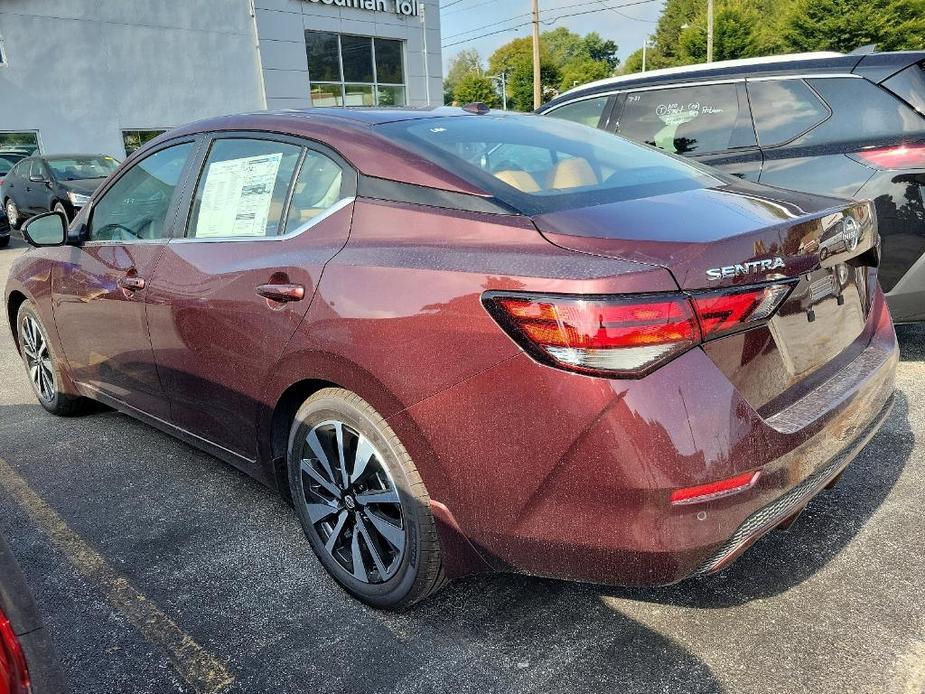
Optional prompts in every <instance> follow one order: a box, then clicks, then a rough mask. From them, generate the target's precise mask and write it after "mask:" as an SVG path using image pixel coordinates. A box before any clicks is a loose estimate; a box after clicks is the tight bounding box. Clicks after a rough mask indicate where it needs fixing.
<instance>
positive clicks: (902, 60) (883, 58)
mask: <svg viewBox="0 0 925 694" xmlns="http://www.w3.org/2000/svg"><path fill="white" fill-rule="evenodd" d="M922 59H925V52H922V51H893V52H888V53H861V52H856V53H836V52H834V51H817V52H813V53H791V54H788V55H774V56H763V57H760V58H745V59H742V60H721V61H717V62H713V63H699V64H696V65H682V66H678V67H670V68H663V69H659V70H650V71H648V72H637V73H633V74H630V75H621V76H619V77H609V78H607V79H603V80H598V81H597V82H591V83H589V84H585V85H581V86H580V87H576V88H575V89H570V90H569V91H567V92H565V93H563V94H560V95H559V96H558V97H556V98H555V99H553V100H552V101H550V102H549V103H548V104H546V105H545V106H543V107H542V108H541V109H539V110H540V112H544V111H547V110H549V109H551V108H554V107H556V106H558V105H560V104H562V103H564V102H568V101H573V100H574V99H576V98H581V97H585V96H593V95H595V94H599V93H608V92H613V91H619V90H625V89H633V88H637V87H648V86H657V85H661V84H666V85H667V84H677V83H679V82H700V81H708V80H716V79H731V78H737V77H747V76H757V75H761V76H770V75H794V74H802V73H808V74H825V73H858V74H862V75H863V76H865V77H868V78H870V79H872V80H873V81H876V82H879V81H881V80H883V79H886V78H887V77H889V76H890V75H891V74H893V73H895V72H898V71H899V70H901V69H903V68H904V67H906V66H908V65H911V64H912V63H915V62H918V61H920V60H922Z"/></svg>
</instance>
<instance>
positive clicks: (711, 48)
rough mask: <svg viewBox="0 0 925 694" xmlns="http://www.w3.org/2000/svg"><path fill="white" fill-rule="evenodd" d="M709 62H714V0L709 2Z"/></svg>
mask: <svg viewBox="0 0 925 694" xmlns="http://www.w3.org/2000/svg"><path fill="white" fill-rule="evenodd" d="M707 62H708V63H712V62H713V0H707Z"/></svg>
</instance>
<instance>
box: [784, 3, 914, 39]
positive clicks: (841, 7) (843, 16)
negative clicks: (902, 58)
mask: <svg viewBox="0 0 925 694" xmlns="http://www.w3.org/2000/svg"><path fill="white" fill-rule="evenodd" d="M782 36H783V40H784V43H785V45H786V46H787V47H788V48H790V49H792V50H796V51H819V50H836V51H851V50H854V49H855V48H857V47H859V46H863V45H866V44H870V43H874V44H877V48H878V50H881V51H897V50H904V49H917V50H920V49H921V48H922V46H923V45H925V0H866V1H864V2H858V1H857V0H853V1H852V0H796V2H794V3H793V4H792V5H791V6H790V8H789V10H788V12H787V13H786V14H785V16H784V18H783V20H782Z"/></svg>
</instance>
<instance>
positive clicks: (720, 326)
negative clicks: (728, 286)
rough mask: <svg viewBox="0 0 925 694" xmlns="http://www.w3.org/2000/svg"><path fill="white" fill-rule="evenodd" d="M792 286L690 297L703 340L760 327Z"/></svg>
mask: <svg viewBox="0 0 925 694" xmlns="http://www.w3.org/2000/svg"><path fill="white" fill-rule="evenodd" d="M791 289H793V285H792V284H768V285H765V286H763V287H751V288H748V289H742V290H738V291H719V292H711V293H709V294H698V295H694V296H693V297H691V300H692V301H693V302H694V310H695V311H696V312H697V318H699V319H700V329H701V331H702V332H703V337H704V339H705V340H706V339H710V338H714V337H719V336H721V335H727V334H729V333H731V332H737V331H739V330H743V329H745V328H747V327H749V325H750V324H753V323H761V322H763V321H765V320H767V319H768V318H770V317H771V316H773V315H774V312H775V311H776V310H777V308H778V307H779V306H780V305H781V304H782V303H783V302H784V299H786V298H787V295H788V294H790V290H791Z"/></svg>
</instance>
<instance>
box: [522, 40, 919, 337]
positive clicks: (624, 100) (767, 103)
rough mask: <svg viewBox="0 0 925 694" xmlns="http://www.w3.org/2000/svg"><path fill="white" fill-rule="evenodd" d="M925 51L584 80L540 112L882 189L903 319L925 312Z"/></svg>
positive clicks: (738, 164) (676, 146)
mask: <svg viewBox="0 0 925 694" xmlns="http://www.w3.org/2000/svg"><path fill="white" fill-rule="evenodd" d="M923 66H925V52H909V53H868V54H849V55H843V54H840V53H810V54H801V55H792V56H779V57H772V58H758V59H753V60H742V61H731V62H719V63H712V64H709V65H691V66H688V67H683V68H670V69H667V70H655V71H652V72H646V73H643V74H634V75H627V76H625V77H618V78H615V79H610V80H604V81H602V82H597V83H594V84H590V85H586V86H583V87H579V88H578V89H575V90H572V91H570V92H568V93H566V94H563V95H562V96H560V97H558V98H557V99H555V100H554V101H552V102H550V103H549V104H547V105H546V106H544V107H543V108H542V109H540V112H541V113H543V114H546V115H549V116H555V117H559V118H565V119H569V120H574V121H578V122H581V123H584V124H586V125H595V126H598V127H601V128H604V129H606V130H610V131H612V132H616V133H619V134H620V135H623V136H625V137H628V138H630V139H633V140H636V141H638V142H646V143H648V144H650V145H654V146H656V147H660V148H661V149H664V150H666V151H668V152H672V153H676V154H683V155H685V156H689V157H692V158H694V159H697V160H698V161H701V162H704V163H706V164H711V165H712V166H716V167H719V168H720V169H722V170H723V171H725V172H727V173H730V174H733V175H736V176H740V177H742V178H746V179H749V180H753V181H760V182H761V183H766V184H770V185H774V186H780V187H783V188H792V189H795V190H800V191H804V192H808V193H821V194H825V195H837V196H844V197H853V198H856V199H859V200H860V199H872V200H874V203H875V205H876V210H877V217H878V219H879V223H880V234H881V236H882V238H883V262H882V264H881V266H880V273H879V276H880V283H881V284H882V285H883V288H884V290H885V291H886V292H887V302H888V303H889V305H890V309H891V310H892V312H893V317H894V319H895V320H896V321H897V322H908V321H920V320H925V259H923V258H922V256H923V253H925V201H923V197H922V191H923V190H925V67H923Z"/></svg>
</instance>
